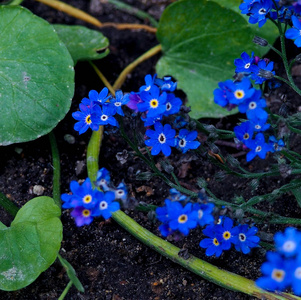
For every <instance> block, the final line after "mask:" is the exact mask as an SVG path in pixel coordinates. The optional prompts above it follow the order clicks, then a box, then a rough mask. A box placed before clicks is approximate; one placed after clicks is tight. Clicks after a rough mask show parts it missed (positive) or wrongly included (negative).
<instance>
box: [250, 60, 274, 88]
mask: <svg viewBox="0 0 301 300" xmlns="http://www.w3.org/2000/svg"><path fill="white" fill-rule="evenodd" d="M273 69H274V62H273V61H270V62H269V63H267V62H266V61H265V60H264V59H262V60H260V61H259V62H258V63H257V65H252V66H251V67H250V71H251V72H252V75H251V78H252V79H253V80H255V83H256V84H262V83H263V82H264V81H266V80H267V79H266V78H264V77H261V76H260V75H259V71H260V70H265V71H270V72H271V73H272V74H274V75H275V71H273Z"/></svg>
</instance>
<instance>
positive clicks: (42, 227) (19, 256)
mask: <svg viewBox="0 0 301 300" xmlns="http://www.w3.org/2000/svg"><path fill="white" fill-rule="evenodd" d="M60 213H61V212H60V209H59V207H58V206H57V205H56V204H55V203H54V201H53V200H52V199H51V198H49V197H38V198H34V199H32V200H30V201H29V202H27V203H26V204H25V205H24V206H23V207H22V208H21V209H20V210H19V211H18V213H17V215H16V218H15V219H14V221H13V222H12V224H11V226H10V227H7V228H5V229H2V228H1V229H0V289H1V290H5V291H14V290H17V289H21V288H23V287H25V286H27V285H29V284H30V283H32V282H33V281H34V280H35V279H36V278H37V277H38V276H39V275H40V273H41V272H43V271H45V270H46V269H47V268H48V267H49V266H50V265H51V264H52V263H53V262H54V261H55V259H56V257H57V254H58V251H59V249H60V245H61V241H62V229H63V228H62V223H61V221H60V219H59V216H60Z"/></svg>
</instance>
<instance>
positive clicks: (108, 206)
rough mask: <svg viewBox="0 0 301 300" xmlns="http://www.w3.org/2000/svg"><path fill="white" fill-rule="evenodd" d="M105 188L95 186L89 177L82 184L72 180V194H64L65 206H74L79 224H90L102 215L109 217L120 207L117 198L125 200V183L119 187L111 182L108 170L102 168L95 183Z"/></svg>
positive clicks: (76, 221) (62, 197)
mask: <svg viewBox="0 0 301 300" xmlns="http://www.w3.org/2000/svg"><path fill="white" fill-rule="evenodd" d="M95 184H96V185H97V186H100V187H101V188H102V190H103V192H102V191H99V190H98V189H95V188H93V185H92V183H91V180H90V179H89V178H87V179H86V180H85V181H84V182H83V183H82V184H81V185H80V184H78V182H76V181H71V183H70V190H71V192H72V193H71V194H62V195H61V199H62V200H63V201H64V204H63V205H62V207H63V208H73V211H72V212H71V216H72V217H74V218H75V223H76V225H77V226H83V225H88V224H90V223H91V222H92V221H93V218H94V217H99V216H102V217H103V218H104V219H106V220H107V219H109V218H110V217H111V215H112V213H113V212H115V211H117V210H119V209H120V205H119V202H116V201H115V200H118V199H120V200H125V199H126V197H127V190H126V187H125V185H124V184H123V183H121V184H120V185H119V186H118V187H117V188H114V187H113V186H112V185H111V184H110V174H109V172H108V170H106V169H105V168H102V169H100V170H99V171H98V173H97V181H96V183H95Z"/></svg>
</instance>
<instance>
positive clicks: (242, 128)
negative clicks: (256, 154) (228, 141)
mask: <svg viewBox="0 0 301 300" xmlns="http://www.w3.org/2000/svg"><path fill="white" fill-rule="evenodd" d="M234 132H235V135H236V137H237V138H238V139H239V140H240V141H241V142H243V143H244V144H246V143H247V141H249V140H251V139H252V137H253V134H254V129H253V126H252V124H251V122H250V121H247V122H243V123H241V124H240V125H239V126H235V127H234Z"/></svg>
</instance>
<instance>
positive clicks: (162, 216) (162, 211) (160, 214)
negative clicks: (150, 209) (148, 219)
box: [156, 199, 172, 223]
mask: <svg viewBox="0 0 301 300" xmlns="http://www.w3.org/2000/svg"><path fill="white" fill-rule="evenodd" d="M171 209H172V201H170V200H169V199H165V206H163V207H157V209H156V217H157V219H158V220H159V221H161V222H162V223H167V222H169V220H170V216H169V211H170V210H171Z"/></svg>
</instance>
